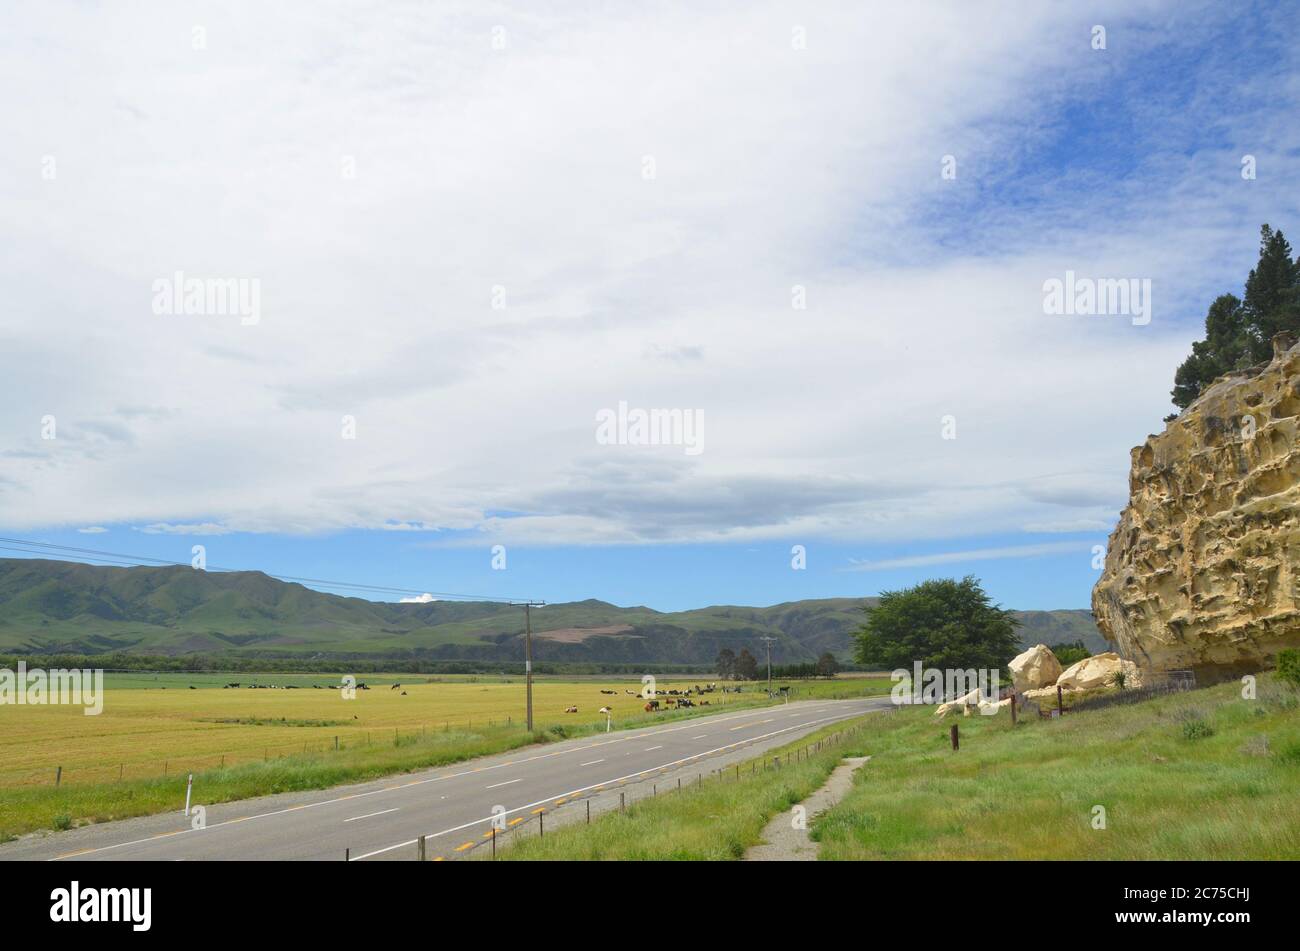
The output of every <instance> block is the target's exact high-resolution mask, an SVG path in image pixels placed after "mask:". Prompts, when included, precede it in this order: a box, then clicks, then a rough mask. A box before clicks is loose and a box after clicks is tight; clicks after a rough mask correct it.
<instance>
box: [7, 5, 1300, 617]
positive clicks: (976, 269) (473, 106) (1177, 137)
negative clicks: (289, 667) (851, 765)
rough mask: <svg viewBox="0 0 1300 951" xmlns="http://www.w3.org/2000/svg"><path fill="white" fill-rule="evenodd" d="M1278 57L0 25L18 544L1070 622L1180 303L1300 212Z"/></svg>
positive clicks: (1232, 35)
mask: <svg viewBox="0 0 1300 951" xmlns="http://www.w3.org/2000/svg"><path fill="white" fill-rule="evenodd" d="M1297 50H1300V13H1297V11H1296V9H1295V7H1294V6H1292V5H1289V4H1284V3H1279V4H1268V3H1259V4H1250V3H1244V4H1234V5H1231V6H1230V7H1223V6H1222V5H1218V4H1214V3H1197V2H1186V0H1180V2H1168V3H1166V2H1155V0H1150V2H1136V3H1134V2H1115V3H1105V2H1101V3H1087V4H1070V5H1068V6H1067V5H1060V4H1051V5H1049V4H1029V3H1025V4H1005V5H997V6H993V5H984V4H971V3H968V2H954V3H926V4H924V5H915V4H902V5H878V6H877V5H873V6H871V7H869V8H868V7H865V6H864V5H863V4H860V3H821V4H816V5H808V4H786V3H763V2H757V3H755V2H745V3H740V2H736V3H712V2H708V0H703V2H692V3H662V4H653V5H652V4H607V3H588V4H583V3H565V4H547V3H539V2H530V3H518V4H512V3H463V4H461V3H369V4H367V3H351V4H334V3H310V4H309V3H301V2H300V3H285V4H275V5H268V4H262V3H240V2H235V3H221V4H217V3H187V2H171V3H141V4H134V5H131V6H129V7H125V6H123V5H110V4H94V3H67V4H61V3H42V4H29V5H25V4H17V5H6V6H5V7H4V8H3V10H0V79H2V80H3V81H2V82H0V136H2V138H3V141H4V142H5V148H4V149H2V150H0V221H2V222H3V227H2V228H0V286H3V288H4V290H5V295H4V296H5V302H4V306H3V307H2V308H0V396H2V397H3V398H2V399H0V535H2V536H4V537H5V538H8V539H18V540H37V541H41V542H46V543H52V544H58V545H63V546H68V547H79V548H84V549H87V550H91V551H95V552H113V553H117V554H119V555H122V554H124V555H129V556H132V557H134V558H138V559H146V558H152V559H160V560H167V561H177V562H182V563H190V562H191V559H192V557H193V556H194V548H195V546H202V548H203V554H204V555H205V557H206V559H207V563H208V565H209V567H214V566H215V567H222V568H240V569H258V570H264V571H268V572H272V573H277V574H284V575H294V576H304V577H313V578H322V579H328V580H335V581H342V582H347V583H358V584H368V585H379V586H387V587H392V588H395V589H403V590H409V591H410V592H411V593H412V594H423V593H426V592H427V593H428V594H429V595H430V596H438V597H442V596H450V595H474V596H488V597H509V598H534V599H539V600H546V601H552V602H556V601H568V600H580V599H585V598H599V599H602V600H607V601H611V602H614V603H616V604H622V605H648V606H650V607H653V608H657V609H661V610H679V609H684V608H691V607H700V606H704V605H709V604H754V605H765V604H773V603H776V602H780V601H787V600H795V599H799V598H810V597H833V596H863V595H873V594H877V593H879V592H880V591H882V590H893V589H897V588H900V587H904V586H907V585H910V584H914V583H916V582H918V581H921V580H924V579H926V578H931V577H960V576H963V575H967V574H973V575H975V576H977V577H979V578H980V579H981V580H982V581H983V582H984V584H985V587H986V589H987V590H988V591H989V593H990V594H991V595H992V596H993V598H994V599H995V600H997V601H999V602H1000V603H1002V604H1004V605H1006V606H1008V607H1014V608H1021V609H1053V608H1082V607H1087V606H1088V604H1089V596H1090V591H1091V587H1092V584H1093V583H1094V582H1095V580H1096V578H1097V575H1098V567H1099V564H1098V562H1097V560H1096V557H1095V550H1096V546H1098V545H1101V546H1104V545H1105V544H1106V538H1107V535H1108V533H1109V532H1110V530H1111V529H1112V528H1113V527H1114V524H1115V522H1116V520H1117V518H1118V514H1119V512H1120V510H1121V509H1122V508H1123V506H1124V504H1125V502H1126V499H1127V476H1128V467H1129V451H1130V449H1131V448H1132V447H1134V446H1138V445H1141V443H1142V442H1143V441H1144V440H1145V439H1146V438H1147V436H1148V435H1149V434H1152V433H1158V432H1160V431H1161V429H1162V428H1163V423H1162V422H1161V420H1162V419H1163V417H1164V416H1166V415H1167V414H1168V413H1169V412H1171V410H1172V406H1171V405H1170V403H1169V390H1170V387H1171V386H1172V377H1173V371H1174V369H1175V367H1176V366H1177V365H1178V363H1179V362H1181V360H1182V359H1183V357H1184V356H1185V355H1186V354H1187V352H1188V351H1189V348H1190V344H1191V342H1192V341H1193V340H1194V339H1196V338H1197V337H1198V335H1199V334H1200V332H1201V330H1202V327H1203V319H1204V314H1205V310H1206V308H1207V307H1208V305H1209V303H1210V302H1211V301H1212V300H1213V299H1214V298H1215V297H1216V296H1217V295H1219V294H1221V293H1224V292H1235V293H1238V294H1240V292H1241V286H1242V283H1243V282H1244V280H1245V276H1246V274H1247V273H1248V272H1249V270H1250V267H1251V266H1252V265H1253V263H1254V261H1255V258H1256V255H1257V248H1258V241H1259V228H1260V225H1261V224H1263V223H1265V222H1268V223H1269V224H1271V225H1273V226H1274V227H1280V228H1282V229H1283V230H1284V231H1286V232H1288V233H1291V232H1293V231H1295V230H1296V229H1300V192H1298V191H1297V189H1296V188H1295V183H1296V181H1297V180H1298V175H1297V173H1298V172H1300V123H1297V122H1296V121H1295V117H1296V115H1297V114H1298V110H1297V106H1298V105H1300V103H1298V102H1297V100H1298V99H1300V53H1297ZM1247 167H1249V170H1250V171H1249V173H1248V172H1247ZM1067 274H1073V275H1075V276H1076V277H1078V278H1083V279H1085V280H1093V279H1097V280H1121V279H1122V280H1125V281H1128V280H1132V281H1136V282H1137V284H1136V285H1135V287H1137V288H1143V287H1145V288H1149V296H1147V295H1146V294H1143V296H1142V298H1141V299H1142V300H1144V301H1146V302H1147V303H1148V304H1149V308H1148V309H1147V311H1146V312H1145V314H1143V313H1142V312H1141V309H1140V308H1133V309H1132V312H1130V313H1121V314H1113V313H1112V314H1103V315H1096V314H1078V313H1073V314H1071V313H1067V314H1055V313H1050V312H1049V307H1048V306H1047V305H1046V303H1045V300H1046V297H1047V291H1046V288H1047V287H1048V286H1049V283H1050V282H1051V281H1053V280H1060V281H1062V282H1064V281H1066V280H1067ZM1147 282H1149V283H1147ZM195 288H197V290H195ZM225 291H229V292H230V293H229V294H226V293H224V292H225ZM1135 300H1136V299H1135ZM652 410H663V411H666V413H667V415H666V416H665V418H666V419H668V420H669V421H670V422H672V423H673V424H675V425H674V426H670V427H667V428H665V429H664V430H662V431H660V432H658V433H657V434H656V435H657V436H659V437H660V438H658V439H657V440H654V439H650V437H649V436H647V434H646V432H645V430H643V429H641V428H639V427H638V426H637V425H636V419H637V418H638V414H639V413H642V412H644V413H646V414H648V413H649V412H650V411H652ZM643 437H644V438H643ZM647 442H650V443H653V444H646V443H647ZM5 545H7V546H8V548H7V549H4V550H0V556H5V555H12V556H15V557H23V556H26V555H30V554H32V551H14V550H13V549H16V548H19V549H20V548H22V545H20V544H18V543H16V542H13V541H8V542H0V546H5ZM29 547H30V546H29ZM84 557H86V558H87V559H94V558H98V559H99V560H102V561H107V560H109V559H107V558H106V557H104V556H95V555H85V556H84ZM126 560H130V559H126ZM338 590H343V589H338ZM392 596H393V597H397V596H399V595H398V594H394V595H392Z"/></svg>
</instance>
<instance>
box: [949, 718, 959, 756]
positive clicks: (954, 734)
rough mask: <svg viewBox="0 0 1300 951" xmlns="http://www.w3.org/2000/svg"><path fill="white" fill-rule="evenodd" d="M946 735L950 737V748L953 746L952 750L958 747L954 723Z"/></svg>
mask: <svg viewBox="0 0 1300 951" xmlns="http://www.w3.org/2000/svg"><path fill="white" fill-rule="evenodd" d="M948 735H949V736H951V737H952V748H953V749H954V750H955V749H957V748H958V740H957V724H955V723H954V724H953V725H952V730H950V731H949V734H948Z"/></svg>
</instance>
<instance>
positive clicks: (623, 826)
mask: <svg viewBox="0 0 1300 951" xmlns="http://www.w3.org/2000/svg"><path fill="white" fill-rule="evenodd" d="M887 716H888V714H874V715H870V716H868V717H864V718H859V719H855V720H851V721H845V722H841V723H836V724H832V725H830V726H827V727H825V728H823V729H821V730H818V731H816V732H815V733H812V734H809V735H808V736H807V737H803V738H801V739H800V740H798V741H797V742H795V743H791V744H788V745H786V746H783V747H781V748H780V749H779V750H772V751H769V752H767V753H764V754H763V756H761V757H758V758H757V759H755V760H750V761H747V762H746V763H744V764H743V765H742V766H741V768H740V773H739V778H736V773H735V772H733V771H730V770H724V771H723V772H722V773H721V774H719V775H718V776H717V777H715V778H711V779H706V780H705V781H704V782H703V783H702V784H700V785H699V786H695V785H687V786H686V787H685V788H683V789H682V790H681V791H680V792H675V791H674V792H669V793H666V794H664V795H662V796H658V797H654V798H645V799H641V800H640V801H638V802H634V803H633V804H632V805H631V806H630V807H629V808H628V809H627V811H625V812H613V813H606V814H605V815H603V816H601V817H600V818H598V819H595V820H593V821H592V823H591V824H590V825H585V824H584V825H571V826H565V827H561V828H560V829H559V830H557V831H555V832H548V833H547V834H546V835H545V836H543V837H533V838H522V839H520V840H518V841H517V842H515V843H514V844H512V845H511V847H510V848H508V849H505V850H504V851H503V852H501V853H499V856H498V857H499V858H501V859H509V860H573V859H578V860H589V861H600V860H609V859H618V860H629V859H631V860H644V859H649V860H680V859H694V860H728V859H738V858H740V857H741V856H743V855H744V854H745V850H746V849H748V848H749V847H750V846H752V845H756V844H757V843H758V842H759V840H760V837H761V833H762V831H763V827H764V826H765V825H767V822H768V820H769V819H771V818H772V816H774V815H776V814H777V813H779V812H783V811H785V810H787V809H789V808H790V807H791V806H793V805H794V804H795V803H797V802H800V801H801V800H803V799H805V798H807V797H808V796H809V795H811V794H812V793H813V792H814V791H815V790H817V789H818V788H819V787H821V786H822V785H823V784H824V783H825V782H826V779H827V777H828V776H829V775H830V774H831V771H832V770H834V768H835V766H836V764H837V763H839V762H840V760H841V759H842V758H843V757H845V756H853V755H858V754H859V753H860V752H861V749H862V748H863V747H864V745H865V744H866V743H868V742H869V738H870V736H871V733H870V731H869V729H866V730H863V731H862V732H858V733H851V732H848V731H852V730H854V729H855V728H857V727H859V726H861V725H863V724H865V723H867V722H868V721H870V720H871V719H873V718H875V719H882V718H884V717H887ZM837 734H839V737H838V738H837V739H835V740H834V741H832V742H830V743H829V744H827V745H826V746H825V747H824V748H823V749H822V750H821V751H820V752H818V751H815V750H814V751H812V752H810V753H808V755H807V758H804V752H803V751H804V750H805V749H807V748H808V747H809V746H811V745H812V744H815V743H816V742H817V741H818V740H819V739H825V738H827V737H831V736H835V735H837ZM785 755H789V756H791V758H792V760H791V762H789V763H788V764H787V765H783V766H781V767H780V768H775V767H773V766H772V759H773V757H776V756H785ZM752 767H757V772H751V768H752Z"/></svg>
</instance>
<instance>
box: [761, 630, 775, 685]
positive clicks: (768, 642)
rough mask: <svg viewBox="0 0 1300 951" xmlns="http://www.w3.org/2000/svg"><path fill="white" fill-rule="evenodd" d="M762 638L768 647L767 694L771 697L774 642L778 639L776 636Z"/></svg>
mask: <svg viewBox="0 0 1300 951" xmlns="http://www.w3.org/2000/svg"><path fill="white" fill-rule="evenodd" d="M760 640H762V641H764V646H765V647H766V648H767V695H768V696H769V697H771V696H772V642H773V641H774V640H776V638H775V637H764V638H760Z"/></svg>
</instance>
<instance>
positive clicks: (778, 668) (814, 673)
mask: <svg viewBox="0 0 1300 951" xmlns="http://www.w3.org/2000/svg"><path fill="white" fill-rule="evenodd" d="M714 669H715V670H716V671H717V674H718V676H719V677H721V678H722V679H723V680H761V679H763V678H764V677H766V676H767V666H766V665H764V666H763V667H762V668H760V667H759V664H758V659H757V658H756V657H754V655H753V654H751V653H750V652H749V649H748V648H745V647H742V648H741V649H740V653H739V654H737V653H736V652H735V651H733V650H732V649H731V648H730V647H724V648H723V649H722V650H720V651H718V659H717V661H716V662H715V665H714ZM842 669H843V667H842V666H841V664H840V662H839V660H838V659H837V658H836V657H835V655H834V654H832V653H831V652H830V651H826V652H825V653H823V654H822V655H821V656H820V657H818V658H817V662H816V663H804V664H780V665H778V664H773V665H772V677H773V678H780V679H782V680H809V679H811V678H813V677H834V676H835V675H836V674H838V673H839V672H840V671H841V670H842Z"/></svg>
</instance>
